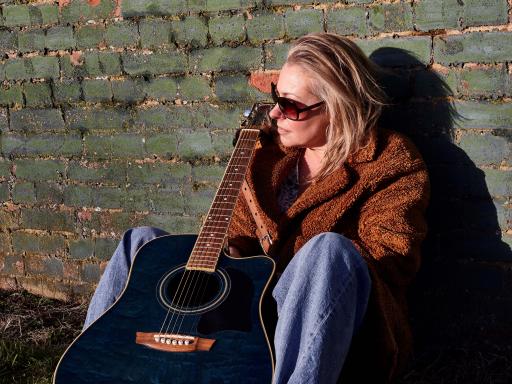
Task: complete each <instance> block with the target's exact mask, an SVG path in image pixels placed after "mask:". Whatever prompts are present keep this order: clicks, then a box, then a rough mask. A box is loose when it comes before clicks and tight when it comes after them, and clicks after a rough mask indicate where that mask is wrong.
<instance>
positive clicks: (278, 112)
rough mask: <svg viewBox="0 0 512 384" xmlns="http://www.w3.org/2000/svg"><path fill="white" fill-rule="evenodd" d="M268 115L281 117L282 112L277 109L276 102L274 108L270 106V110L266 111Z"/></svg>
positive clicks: (275, 117)
mask: <svg viewBox="0 0 512 384" xmlns="http://www.w3.org/2000/svg"><path fill="white" fill-rule="evenodd" d="M268 115H269V116H270V117H271V118H272V119H280V118H283V117H284V116H283V113H282V112H281V110H280V109H279V105H278V104H277V103H276V105H274V108H272V109H271V110H270V112H269V113H268Z"/></svg>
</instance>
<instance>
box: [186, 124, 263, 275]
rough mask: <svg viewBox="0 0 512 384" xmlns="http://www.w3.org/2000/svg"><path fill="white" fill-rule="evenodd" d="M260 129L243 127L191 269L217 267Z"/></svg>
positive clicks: (194, 252)
mask: <svg viewBox="0 0 512 384" xmlns="http://www.w3.org/2000/svg"><path fill="white" fill-rule="evenodd" d="M259 133H260V130H259V129H242V130H241V132H240V136H239V138H238V141H237V143H236V145H235V149H234V151H233V153H232V155H231V158H230V159H229V162H228V166H227V167H226V170H225V171H224V176H223V177H222V181H221V182H220V186H219V189H218V190H217V193H216V194H215V198H214V199H213V203H212V205H211V206H210V209H209V211H208V214H207V216H206V220H205V222H204V224H203V226H202V228H201V231H200V232H199V235H198V237H197V240H196V243H195V245H194V248H193V249H192V253H191V254H190V258H189V260H188V262H187V266H186V268H187V269H189V270H201V271H207V272H214V271H215V268H216V266H217V262H218V260H219V257H220V254H221V251H222V248H223V245H224V240H225V238H226V236H227V232H228V227H229V223H230V221H231V217H232V215H233V210H234V208H235V204H236V200H237V198H238V195H239V193H240V190H241V188H242V183H243V181H244V179H245V174H246V172H247V168H248V166H249V163H250V161H251V158H252V155H253V153H254V149H255V147H256V143H257V141H258V136H259Z"/></svg>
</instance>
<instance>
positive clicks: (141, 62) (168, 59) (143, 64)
mask: <svg viewBox="0 0 512 384" xmlns="http://www.w3.org/2000/svg"><path fill="white" fill-rule="evenodd" d="M123 68H124V70H125V72H126V73H128V74H129V75H131V76H139V75H160V74H166V73H180V72H185V71H186V68H187V58H186V56H185V55H184V54H182V53H179V52H173V51H170V52H163V53H152V54H150V55H140V54H133V53H125V54H123Z"/></svg>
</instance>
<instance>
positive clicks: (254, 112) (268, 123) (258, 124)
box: [233, 103, 276, 145]
mask: <svg viewBox="0 0 512 384" xmlns="http://www.w3.org/2000/svg"><path fill="white" fill-rule="evenodd" d="M274 105H275V104H273V103H255V104H254V105H253V106H252V109H251V110H250V112H248V113H247V114H245V113H244V116H245V117H246V119H245V120H244V121H243V122H242V124H240V128H239V129H237V131H236V133H235V137H234V139H233V145H235V144H236V142H237V140H238V136H239V135H240V131H241V130H242V129H259V130H260V131H261V132H262V135H260V136H262V137H267V138H270V137H271V136H272V135H273V133H274V132H275V130H276V125H275V120H273V119H271V118H270V116H269V112H270V111H271V110H272V108H273V107H274Z"/></svg>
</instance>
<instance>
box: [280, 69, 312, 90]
mask: <svg viewBox="0 0 512 384" xmlns="http://www.w3.org/2000/svg"><path fill="white" fill-rule="evenodd" d="M310 84H311V77H310V76H309V75H308V73H307V72H306V71H304V70H303V69H302V68H301V67H299V66H298V65H290V64H285V65H284V66H283V68H282V69H281V71H280V72H279V80H278V82H277V90H278V92H279V94H280V95H281V96H296V97H302V98H305V97H309V96H315V95H314V94H313V93H312V92H311V90H310Z"/></svg>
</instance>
